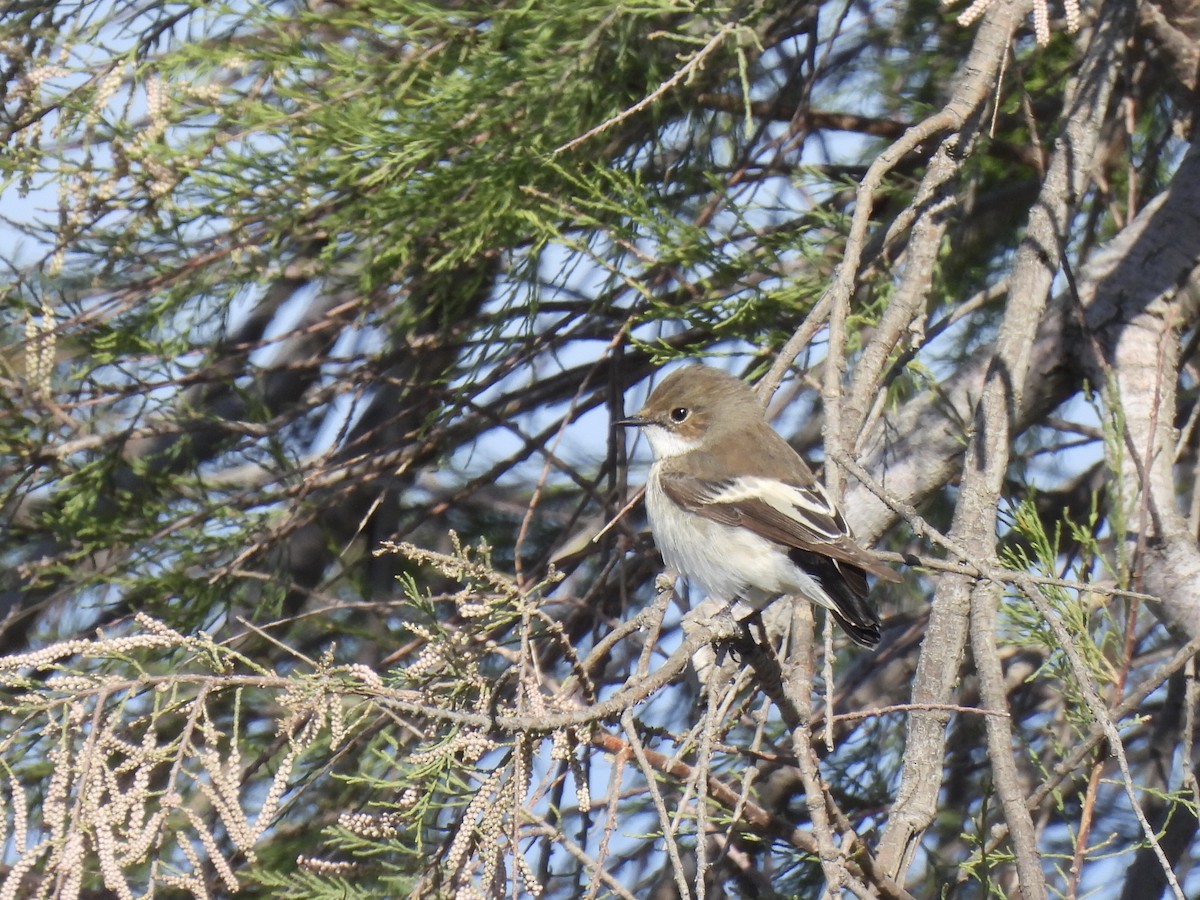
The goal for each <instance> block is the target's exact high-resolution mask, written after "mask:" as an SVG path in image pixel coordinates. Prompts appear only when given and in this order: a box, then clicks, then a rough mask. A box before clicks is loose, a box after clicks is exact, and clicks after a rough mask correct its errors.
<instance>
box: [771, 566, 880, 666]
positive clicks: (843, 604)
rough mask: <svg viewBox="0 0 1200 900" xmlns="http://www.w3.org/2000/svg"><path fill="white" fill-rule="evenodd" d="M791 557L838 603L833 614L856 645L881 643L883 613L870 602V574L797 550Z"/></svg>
mask: <svg viewBox="0 0 1200 900" xmlns="http://www.w3.org/2000/svg"><path fill="white" fill-rule="evenodd" d="M788 557H789V558H790V559H791V561H792V562H794V563H795V564H796V565H797V566H799V567H800V568H801V569H803V570H804V571H805V572H806V573H808V575H810V576H811V577H812V578H815V579H816V580H817V581H819V582H820V583H821V587H823V588H824V589H825V592H826V593H827V594H829V596H830V598H831V599H832V600H833V602H834V607H835V608H834V609H831V610H830V612H831V613H833V617H834V618H835V619H837V622H838V624H839V625H841V626H842V628H843V629H844V630H845V632H846V634H848V635H850V637H851V638H852V639H853V640H854V643H856V644H860V645H861V646H863V647H874V646H876V645H877V644H878V643H879V638H880V630H879V625H880V623H879V614H878V613H877V612H875V610H874V609H873V608H872V607H871V605H870V604H869V603H868V602H867V593H868V591H867V575H866V573H865V572H864V571H863V570H862V569H859V568H857V567H856V566H851V565H849V564H847V563H843V562H838V561H837V560H834V559H830V558H829V557H828V556H823V555H821V554H820V553H813V552H811V551H808V550H799V549H796V548H793V549H792V550H790V551H788Z"/></svg>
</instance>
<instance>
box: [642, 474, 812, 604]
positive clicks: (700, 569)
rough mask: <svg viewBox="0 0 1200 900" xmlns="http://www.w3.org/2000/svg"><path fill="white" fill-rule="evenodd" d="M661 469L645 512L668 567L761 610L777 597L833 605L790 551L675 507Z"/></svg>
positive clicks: (708, 590)
mask: <svg viewBox="0 0 1200 900" xmlns="http://www.w3.org/2000/svg"><path fill="white" fill-rule="evenodd" d="M660 466H661V463H655V464H654V466H653V467H651V469H650V477H649V479H648V480H647V482H646V510H647V512H648V513H649V516H650V527H651V529H652V530H653V531H654V542H655V544H656V545H657V546H658V549H659V552H660V553H662V555H663V560H664V561H665V562H666V564H667V566H668V567H669V568H672V569H674V570H676V571H677V572H679V573H680V574H681V575H684V576H686V577H687V578H689V579H690V580H691V581H692V582H693V583H694V584H695V585H696V586H697V587H699V588H700V589H701V590H703V591H704V593H705V594H707V595H708V596H709V597H712V598H714V599H720V600H726V601H729V600H733V599H734V598H735V597H741V598H742V599H744V600H747V601H748V602H750V603H751V604H753V605H756V606H761V605H763V604H764V603H766V602H767V601H768V600H770V599H771V598H773V597H775V596H776V595H778V594H801V595H803V596H805V597H807V598H808V599H810V600H812V601H814V602H816V603H819V604H821V605H822V606H832V605H833V601H832V599H830V597H829V595H828V594H827V593H826V592H825V590H824V589H823V588H822V587H821V586H820V584H819V583H817V582H816V581H815V580H814V579H812V578H811V577H809V575H808V574H807V573H805V572H804V571H803V570H801V569H800V568H799V567H798V566H796V564H795V563H793V562H792V561H791V560H790V559H789V558H788V556H787V551H786V548H784V547H782V546H781V545H779V544H777V543H775V542H774V541H769V540H767V539H766V538H764V537H761V536H759V535H757V534H755V533H754V532H752V531H750V530H749V529H746V528H741V527H737V526H733V525H724V524H722V523H720V522H714V521H713V520H712V519H708V518H705V517H704V516H701V515H698V514H697V513H693V512H689V511H687V510H686V509H684V508H683V507H681V506H679V505H678V504H676V503H675V501H673V500H672V499H671V498H670V497H668V496H667V495H666V493H665V492H664V491H663V489H662V487H661V486H660V484H659V480H658V473H659V469H660Z"/></svg>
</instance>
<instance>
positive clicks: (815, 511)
mask: <svg viewBox="0 0 1200 900" xmlns="http://www.w3.org/2000/svg"><path fill="white" fill-rule="evenodd" d="M659 478H660V483H661V485H662V489H663V491H664V492H665V493H666V495H667V496H668V497H670V498H671V499H672V500H673V501H675V502H676V503H677V504H679V505H680V506H682V507H683V508H684V509H686V510H688V511H689V512H693V513H696V514H697V515H701V516H704V517H705V518H708V519H712V520H713V521H714V522H720V523H722V524H724V525H734V526H740V527H742V528H747V529H749V530H750V531H753V532H754V533H755V534H758V535H761V536H762V537H765V538H766V539H767V540H771V541H775V542H776V543H779V544H782V545H784V546H785V547H790V548H794V549H796V550H800V551H802V552H804V553H814V554H818V555H820V556H826V557H829V558H830V559H832V560H834V561H835V562H841V563H847V564H849V565H850V566H854V567H856V568H858V569H862V570H864V571H866V572H870V573H871V574H872V575H874V576H876V577H877V578H882V579H883V580H885V581H891V582H898V581H900V580H901V576H900V575H899V573H897V572H896V571H895V570H893V569H890V568H888V567H887V566H885V565H883V564H881V563H879V562H876V561H875V559H873V558H872V557H871V556H870V554H868V553H867V551H866V550H864V549H863V548H862V547H860V546H859V545H858V543H857V542H856V541H855V540H854V538H853V537H852V536H851V534H850V529H849V528H848V527H847V525H846V522H845V520H844V519H843V518H842V516H841V513H839V512H838V511H837V508H836V507H834V505H833V504H832V503H831V502H830V501H829V498H828V496H827V495H826V494H825V491H824V490H823V489H822V488H821V486H820V484H819V483H816V482H814V483H813V484H812V485H798V484H788V483H786V482H782V481H777V480H775V479H769V478H756V477H739V478H730V479H724V480H721V481H710V480H707V479H703V478H697V477H695V476H694V475H688V474H686V473H683V472H679V471H663V472H661V473H660V474H659ZM860 578H861V576H860ZM862 589H863V591H864V592H865V589H866V585H865V583H864V584H863V585H862Z"/></svg>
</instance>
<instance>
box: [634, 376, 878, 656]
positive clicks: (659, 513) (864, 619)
mask: <svg viewBox="0 0 1200 900" xmlns="http://www.w3.org/2000/svg"><path fill="white" fill-rule="evenodd" d="M615 424H618V425H632V426H635V427H638V428H641V429H642V431H643V432H644V433H645V435H646V440H647V441H649V442H650V450H651V451H652V452H653V454H654V465H653V466H651V468H650V477H649V479H648V480H647V482H646V507H647V510H648V511H649V514H650V527H651V529H652V530H653V532H654V540H655V542H656V543H657V544H658V549H659V551H660V552H661V553H662V555H663V559H664V560H665V561H666V563H667V565H668V566H669V567H670V568H672V569H675V570H676V571H678V572H679V573H681V574H683V575H686V576H687V577H688V578H690V579H691V580H692V581H693V582H694V583H696V584H698V585H699V586H700V587H701V588H702V589H703V590H704V592H705V593H706V594H707V595H708V596H709V597H711V598H713V599H719V600H724V601H728V602H731V603H732V602H733V601H734V600H735V599H739V598H740V599H742V600H745V601H746V602H748V603H749V604H751V605H752V606H754V607H755V608H756V609H760V608H762V607H763V606H764V605H766V604H767V603H768V602H770V601H771V600H773V599H774V598H775V597H777V596H779V595H780V594H798V595H800V596H801V597H805V598H807V599H808V600H811V601H813V602H814V603H819V604H820V605H821V606H824V607H825V608H827V609H828V610H829V611H830V612H831V613H833V617H834V618H835V619H837V620H838V622H839V623H840V624H841V626H842V627H843V628H844V629H845V630H846V632H847V633H848V634H849V635H850V637H852V638H853V639H854V640H855V642H857V643H859V644H862V645H863V646H864V647H873V646H875V645H876V644H878V643H879V616H878V615H877V614H876V612H875V610H874V609H873V608H872V607H871V606H870V604H868V602H867V578H866V573H868V572H870V573H871V574H872V575H875V576H876V577H878V578H882V579H884V580H886V581H893V582H895V581H899V580H900V576H899V575H898V574H897V573H896V572H894V571H893V570H891V569H889V568H887V567H885V566H883V565H881V564H879V563H878V562H876V561H875V560H874V559H872V558H871V556H870V555H869V554H868V553H867V551H865V550H864V549H863V548H862V547H860V546H859V545H858V543H857V542H856V541H855V540H854V536H853V535H852V534H851V533H850V528H849V527H848V526H847V525H846V521H845V520H844V519H843V518H842V514H841V513H840V512H838V510H837V507H835V506H834V505H833V503H832V501H831V500H830V499H829V497H828V495H826V493H825V490H824V489H823V488H822V487H821V484H820V482H819V481H817V479H816V477H815V476H814V475H813V473H812V471H811V470H810V469H809V468H808V466H807V465H806V464H805V462H804V460H802V459H801V458H800V455H799V454H798V453H796V451H795V450H793V449H792V448H791V446H790V445H789V444H788V443H787V441H785V440H784V439H783V438H782V437H780V436H779V434H778V433H777V432H776V431H775V429H773V428H772V427H771V426H770V425H769V424H768V423H767V418H766V411H765V410H764V409H763V406H762V404H761V403H760V402H759V400H758V397H757V396H755V394H754V391H752V390H751V389H750V387H749V386H748V385H746V384H745V383H743V382H742V381H739V380H738V379H737V378H734V377H733V376H732V375H728V374H726V373H724V372H722V371H720V370H718V369H712V368H709V367H707V366H701V365H692V366H687V367H685V368H682V369H678V370H676V371H674V372H672V373H671V374H670V375H668V376H667V377H666V378H665V379H664V380H663V382H662V383H661V384H660V385H659V386H658V387H657V388H655V389H654V391H653V393H651V395H650V399H649V400H647V401H646V405H645V406H643V407H642V408H641V410H640V411H638V413H637V415H635V416H633V417H631V418H628V419H623V420H621V421H619V422H617V423H615Z"/></svg>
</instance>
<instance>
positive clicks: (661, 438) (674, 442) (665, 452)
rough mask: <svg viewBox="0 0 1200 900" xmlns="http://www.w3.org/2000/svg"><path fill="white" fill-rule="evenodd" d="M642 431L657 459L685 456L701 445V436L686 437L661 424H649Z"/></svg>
mask: <svg viewBox="0 0 1200 900" xmlns="http://www.w3.org/2000/svg"><path fill="white" fill-rule="evenodd" d="M642 432H643V433H644V434H645V435H646V440H648V441H649V442H650V450H651V452H652V453H653V454H654V458H655V459H671V458H672V457H674V456H683V454H685V453H691V452H692V451H693V450H695V449H696V448H697V447H699V446H700V439H699V438H685V437H684V436H683V435H681V434H677V433H676V432H674V431H668V430H667V429H666V428H663V427H662V426H661V425H647V426H646V427H645V428H643V429H642Z"/></svg>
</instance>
